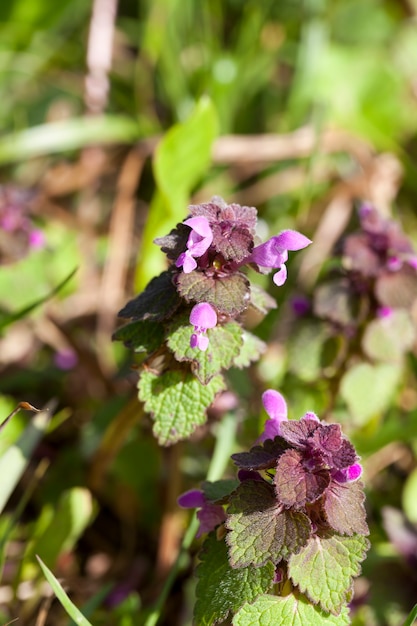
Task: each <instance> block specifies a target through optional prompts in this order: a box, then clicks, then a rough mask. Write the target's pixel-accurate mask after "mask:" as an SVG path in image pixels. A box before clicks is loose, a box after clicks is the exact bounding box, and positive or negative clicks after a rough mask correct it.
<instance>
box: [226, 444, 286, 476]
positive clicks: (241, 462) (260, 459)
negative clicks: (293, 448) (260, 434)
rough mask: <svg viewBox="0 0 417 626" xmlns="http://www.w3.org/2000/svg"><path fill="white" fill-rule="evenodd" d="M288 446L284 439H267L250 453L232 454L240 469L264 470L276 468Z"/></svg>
mask: <svg viewBox="0 0 417 626" xmlns="http://www.w3.org/2000/svg"><path fill="white" fill-rule="evenodd" d="M287 448H288V444H287V443H286V441H285V440H284V439H283V438H282V437H275V439H267V440H266V441H264V443H263V444H262V445H258V446H254V447H253V448H251V449H250V450H249V452H237V453H236V454H232V460H233V462H234V463H235V465H237V466H238V467H239V468H240V469H248V470H264V469H271V468H273V467H276V464H277V461H278V459H279V457H280V456H281V454H283V452H284V451H285V450H287Z"/></svg>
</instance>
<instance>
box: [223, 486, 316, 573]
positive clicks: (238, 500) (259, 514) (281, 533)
mask: <svg viewBox="0 0 417 626" xmlns="http://www.w3.org/2000/svg"><path fill="white" fill-rule="evenodd" d="M227 513H228V517H227V521H226V527H227V528H228V530H229V532H228V533H227V535H226V540H227V543H228V545H229V558H230V564H231V566H232V567H247V566H248V565H254V566H255V567H261V566H263V565H265V564H266V563H267V562H268V561H272V562H273V563H275V564H277V563H279V561H281V559H286V558H288V556H289V555H290V554H295V553H297V552H298V551H299V550H300V549H301V548H302V547H303V546H305V545H306V543H307V541H308V539H309V537H310V534H311V523H310V520H309V518H308V517H307V516H306V515H304V513H301V512H297V511H288V510H285V509H283V508H282V507H281V506H280V505H279V504H278V503H277V500H276V497H275V493H274V489H273V487H272V485H269V484H268V483H266V482H259V481H245V482H243V483H241V484H240V485H239V487H238V488H237V489H236V491H234V492H233V494H232V495H231V497H230V505H229V508H228V511H227Z"/></svg>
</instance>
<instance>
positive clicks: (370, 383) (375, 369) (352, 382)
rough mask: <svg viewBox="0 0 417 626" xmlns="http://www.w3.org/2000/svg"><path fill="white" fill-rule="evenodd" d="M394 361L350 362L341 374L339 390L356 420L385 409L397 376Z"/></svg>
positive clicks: (369, 416)
mask: <svg viewBox="0 0 417 626" xmlns="http://www.w3.org/2000/svg"><path fill="white" fill-rule="evenodd" d="M401 375H402V372H401V367H399V366H398V364H391V363H381V364H378V365H370V364H369V363H359V364H357V365H353V366H352V367H351V368H350V369H349V370H348V371H347V372H346V374H345V375H344V376H343V378H342V382H341V385H340V394H341V396H342V398H343V399H344V400H345V402H346V403H347V405H348V407H349V410H350V412H351V413H352V416H353V417H354V419H355V421H356V422H357V423H358V424H366V423H367V422H368V421H369V420H370V419H371V418H372V417H374V416H376V415H378V414H380V413H382V412H383V411H385V410H386V409H387V408H388V406H389V404H390V402H391V400H392V396H393V395H394V392H395V390H396V388H397V386H398V383H399V381H400V379H401Z"/></svg>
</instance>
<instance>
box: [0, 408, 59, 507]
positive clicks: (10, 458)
mask: <svg viewBox="0 0 417 626" xmlns="http://www.w3.org/2000/svg"><path fill="white" fill-rule="evenodd" d="M55 406H56V402H55V401H51V402H49V403H48V405H47V406H46V407H45V409H43V410H42V411H41V412H40V413H38V414H37V415H36V416H35V417H34V418H33V420H32V421H31V422H30V424H29V425H28V427H27V428H26V429H25V430H24V432H23V434H22V435H21V436H20V437H19V439H18V440H17V441H16V442H15V443H14V444H13V445H12V446H10V448H8V450H6V452H5V453H4V454H3V456H2V457H1V458H0V476H1V486H0V513H1V512H2V511H3V509H4V507H5V505H6V503H7V501H8V499H9V497H10V495H11V493H12V491H13V489H14V488H15V487H16V485H17V483H18V482H19V480H20V477H21V476H22V474H23V472H24V471H25V468H26V466H27V464H28V462H29V459H30V457H31V455H32V452H33V450H34V449H35V447H36V446H37V444H38V442H39V441H40V439H41V437H42V435H43V434H44V432H45V429H46V427H47V426H48V423H49V420H50V419H51V414H52V411H53V410H54V408H55Z"/></svg>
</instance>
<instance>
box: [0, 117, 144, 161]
mask: <svg viewBox="0 0 417 626" xmlns="http://www.w3.org/2000/svg"><path fill="white" fill-rule="evenodd" d="M138 138H139V125H138V123H137V122H136V121H134V120H132V119H130V118H128V117H124V116H118V115H103V116H101V117H94V118H92V117H80V118H76V119H70V120H63V121H59V122H52V123H50V124H42V125H40V126H35V127H33V128H28V129H27V130H22V131H19V132H17V133H12V134H9V135H5V136H4V137H2V138H1V139H0V164H3V163H13V162H15V161H23V160H25V159H29V158H31V157H37V156H41V155H44V154H51V153H57V152H65V151H67V150H78V149H80V148H84V147H85V146H88V145H90V144H105V143H133V142H134V141H135V140H137V139H138Z"/></svg>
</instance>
